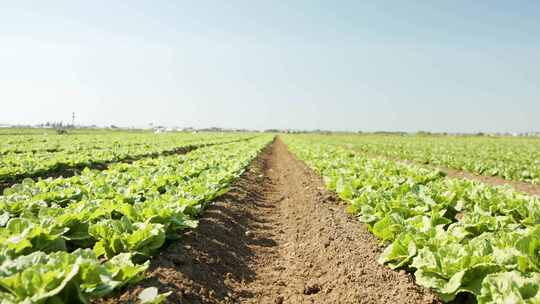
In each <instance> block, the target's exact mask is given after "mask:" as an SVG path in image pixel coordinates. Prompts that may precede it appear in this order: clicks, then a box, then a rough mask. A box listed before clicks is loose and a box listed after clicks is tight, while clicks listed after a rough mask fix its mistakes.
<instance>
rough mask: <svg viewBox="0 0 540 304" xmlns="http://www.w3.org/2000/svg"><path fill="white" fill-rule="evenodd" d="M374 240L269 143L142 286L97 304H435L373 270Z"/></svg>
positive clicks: (408, 284) (406, 280)
mask: <svg viewBox="0 0 540 304" xmlns="http://www.w3.org/2000/svg"><path fill="white" fill-rule="evenodd" d="M380 252H381V248H380V247H379V246H378V242H377V240H376V239H375V238H374V237H373V236H372V235H371V234H370V233H369V232H368V231H367V230H366V229H365V227H364V226H363V225H362V224H361V223H360V222H358V221H357V220H356V219H355V218H354V217H352V216H350V215H348V214H346V213H345V206H344V203H343V202H341V201H340V200H339V199H338V198H337V197H336V196H334V195H333V194H331V193H329V192H328V191H326V190H325V189H324V185H323V183H322V181H321V178H320V177H319V176H318V175H316V174H315V173H314V172H313V171H311V170H310V169H308V168H307V167H306V166H305V165H304V163H303V162H301V161H299V160H297V159H296V158H295V157H294V156H293V155H292V154H291V153H290V152H289V151H288V150H287V148H286V146H285V145H284V144H283V143H282V142H281V141H280V140H279V139H277V140H276V141H275V143H274V144H272V145H271V146H269V147H268V148H267V149H266V150H265V151H264V152H263V153H262V155H261V156H260V157H259V158H258V159H257V160H256V161H255V162H254V163H253V164H252V165H251V166H250V168H249V169H248V170H247V171H246V172H245V173H244V174H243V176H242V177H241V178H240V180H239V181H238V182H236V183H235V185H234V187H233V188H232V189H231V191H229V193H228V194H226V195H225V196H223V197H222V198H221V199H220V200H219V201H218V202H217V203H216V204H215V205H214V206H212V207H210V208H209V209H208V211H207V212H206V213H205V215H204V217H203V218H202V219H201V221H200V226H199V228H197V229H195V230H193V231H190V232H187V233H186V234H185V235H183V236H182V238H181V239H180V240H178V241H175V242H173V243H171V244H170V245H169V246H168V247H167V248H166V249H165V250H164V251H163V252H162V253H161V254H160V255H159V256H157V257H156V258H155V259H154V260H153V261H152V264H151V269H150V270H149V272H148V278H147V279H146V280H144V281H143V282H141V283H140V284H139V285H138V286H134V287H131V288H130V289H129V290H127V291H124V292H123V294H120V295H116V296H115V297H113V298H109V299H106V300H104V301H101V302H108V303H118V302H122V303H125V302H134V301H135V299H136V296H137V294H138V293H139V292H140V290H142V288H143V287H147V286H157V287H158V288H159V290H160V291H162V292H166V291H171V292H172V294H171V295H170V296H169V297H168V302H170V303H393V304H395V303H437V302H438V300H437V297H436V296H434V295H433V294H432V293H431V292H429V291H427V290H425V289H423V288H421V287H418V286H416V285H415V284H414V282H413V279H412V277H411V276H410V275H409V274H407V273H405V272H395V271H392V270H390V269H388V268H386V267H384V266H382V265H379V264H378V263H377V262H376V260H377V257H378V255H379V253H380Z"/></svg>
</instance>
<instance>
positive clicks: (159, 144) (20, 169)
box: [0, 133, 249, 181]
mask: <svg viewBox="0 0 540 304" xmlns="http://www.w3.org/2000/svg"><path fill="white" fill-rule="evenodd" d="M248 137H249V136H248V135H235V136H230V135H226V136H225V135H219V134H186V133H172V134H163V135H162V134H160V135H154V134H138V135H132V136H131V137H130V136H126V142H121V141H118V140H116V139H115V138H114V137H113V138H111V139H106V138H107V136H106V135H102V136H94V137H92V138H93V140H94V141H92V140H87V141H82V142H78V141H77V138H78V137H65V138H66V139H65V143H64V145H65V146H66V147H64V148H63V149H61V150H58V151H56V150H55V151H54V152H52V151H49V150H43V151H37V152H35V151H31V150H29V151H28V152H24V153H22V152H21V153H15V152H13V153H6V154H3V155H0V181H10V180H16V179H20V178H21V177H33V176H39V175H42V174H45V173H47V172H54V171H58V170H63V169H67V168H74V167H75V168H82V167H86V166H92V165H94V164H101V163H106V162H114V161H119V160H123V159H126V158H137V157H140V156H144V155H151V154H159V153H161V152H164V151H171V150H174V149H179V148H183V147H187V146H198V145H204V144H212V143H221V142H226V141H231V140H234V139H239V138H248ZM128 139H129V140H128ZM34 144H35V143H33V144H32V146H34ZM67 146H69V147H67Z"/></svg>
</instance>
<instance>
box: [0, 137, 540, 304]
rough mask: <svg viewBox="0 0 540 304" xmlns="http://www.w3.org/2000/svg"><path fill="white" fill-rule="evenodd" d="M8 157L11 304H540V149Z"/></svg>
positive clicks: (453, 141) (37, 151)
mask: <svg viewBox="0 0 540 304" xmlns="http://www.w3.org/2000/svg"><path fill="white" fill-rule="evenodd" d="M2 132H4V131H2ZM0 140H1V145H0V164H1V166H0V185H1V186H2V189H3V195H2V196H0V263H1V264H0V303H6V304H7V303H89V302H94V303H124V302H131V303H137V302H143V303H144V302H146V303H160V302H163V303H168V302H171V303H310V302H315V303H357V302H362V301H364V302H367V303H439V302H452V301H454V302H460V303H461V302H470V303H474V302H475V301H476V302H478V303H537V302H538V301H540V291H539V290H540V258H539V250H540V199H539V198H538V197H537V196H534V195H532V194H530V193H525V192H522V191H518V190H516V188H514V187H512V184H511V182H512V181H514V182H520V183H526V184H528V185H529V187H532V188H534V187H537V185H536V184H538V183H539V178H540V163H538V159H540V154H539V153H540V152H539V151H540V141H539V140H536V139H525V138H506V137H497V138H486V137H442V136H441V137H430V136H388V135H352V134H347V135H342V134H340V135H315V134H310V135H305V134H303V135H290V134H282V135H278V136H276V135H274V134H265V133H184V132H166V133H163V134H154V133H151V132H146V131H144V132H143V131H137V132H136V131H132V132H127V131H103V130H97V131H86V132H83V131H72V132H71V133H69V132H68V134H55V133H52V132H47V131H40V132H37V131H32V132H23V131H16V130H15V131H13V130H11V131H10V132H5V134H2V133H0ZM448 167H449V168H453V169H454V170H462V171H465V172H470V173H473V174H477V175H479V176H482V175H489V176H491V177H492V178H494V179H498V183H497V185H495V184H493V183H487V182H483V181H482V180H481V178H480V179H475V178H470V179H469V178H456V177H453V176H450V175H448V174H447V173H446V172H445V171H444V168H448ZM506 181H508V182H509V184H506Z"/></svg>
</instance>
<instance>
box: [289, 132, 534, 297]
mask: <svg viewBox="0 0 540 304" xmlns="http://www.w3.org/2000/svg"><path fill="white" fill-rule="evenodd" d="M285 141H286V143H287V145H288V146H289V148H290V149H291V150H292V151H293V152H294V153H295V154H296V155H297V156H298V157H299V158H301V159H303V160H304V161H306V163H307V164H308V165H309V166H310V167H312V168H313V169H315V170H316V171H317V172H319V173H320V174H321V175H322V177H323V179H324V181H325V183H326V185H327V187H328V188H329V189H331V190H333V191H335V192H337V194H338V195H339V196H340V197H341V198H342V199H344V200H345V201H347V202H348V203H349V207H348V210H349V211H350V212H352V213H354V214H357V215H358V218H359V219H360V221H362V222H364V223H365V224H366V225H367V227H368V229H369V230H370V231H371V232H372V233H373V234H375V235H376V236H377V237H378V238H379V239H380V240H381V241H382V242H383V243H384V244H386V245H387V247H386V249H385V250H384V252H383V253H382V254H381V255H380V258H379V261H380V262H381V263H384V264H386V265H388V266H389V267H391V268H393V269H397V268H403V269H408V270H409V271H411V272H414V275H415V277H416V282H417V283H418V284H420V285H422V286H426V287H429V288H431V289H432V290H434V291H435V292H436V293H438V294H439V295H440V297H441V299H443V300H444V301H452V300H454V299H455V298H456V296H457V295H458V294H459V293H469V294H471V295H474V296H476V299H477V300H478V303H493V302H495V303H537V300H538V297H539V296H538V290H539V289H540V280H539V278H540V277H539V276H540V216H539V210H540V198H538V197H531V196H527V195H524V194H521V193H518V192H515V191H513V190H512V189H511V188H509V187H492V186H488V185H485V184H481V183H478V182H474V181H470V180H464V179H450V178H446V177H445V176H444V174H443V173H442V172H440V171H437V170H432V169H427V168H422V167H419V166H415V165H410V164H404V163H400V162H394V161H390V160H386V159H380V158H372V157H369V156H365V155H363V154H361V153H359V152H356V151H352V150H348V149H344V148H342V147H340V145H336V144H335V138H332V137H330V138H329V140H328V141H329V142H330V143H326V142H325V141H324V140H323V139H322V138H321V137H313V138H310V137H309V136H300V137H299V136H287V137H286V138H285Z"/></svg>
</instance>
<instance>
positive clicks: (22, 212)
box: [0, 136, 271, 304]
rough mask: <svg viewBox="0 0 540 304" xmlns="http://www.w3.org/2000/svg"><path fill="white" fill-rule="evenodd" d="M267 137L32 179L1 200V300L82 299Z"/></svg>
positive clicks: (219, 185)
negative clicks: (70, 173) (65, 176)
mask: <svg viewBox="0 0 540 304" xmlns="http://www.w3.org/2000/svg"><path fill="white" fill-rule="evenodd" d="M270 140H271V137H270V136H258V137H255V138H253V139H249V140H245V141H239V142H234V143H225V144H220V145H212V146H207V147H203V148H199V149H197V150H194V151H192V152H190V153H187V154H184V155H172V156H162V157H157V158H149V159H143V160H139V161H135V162H133V163H131V164H126V163H117V164H114V165H112V166H111V167H109V168H108V169H107V170H103V171H98V170H90V169H85V170H84V171H83V172H82V173H81V174H80V175H77V176H73V177H70V178H57V179H46V180H39V181H33V180H30V179H27V180H25V181H24V182H23V183H21V184H17V185H14V186H12V187H11V188H8V189H5V190H4V195H3V196H0V303H3V304H4V303H5V304H7V303H88V302H89V300H90V299H92V298H98V297H103V296H105V295H107V294H109V293H111V292H112V291H113V290H115V289H118V288H119V287H121V286H124V285H126V284H129V283H132V282H135V281H137V280H140V279H141V276H142V273H143V271H144V270H145V269H146V268H147V267H148V262H144V261H145V260H147V259H148V257H150V256H151V255H152V254H154V253H155V252H156V250H157V249H159V248H160V247H162V246H163V245H164V243H165V242H166V240H167V239H175V238H177V237H178V236H179V234H178V232H179V231H181V230H183V229H186V228H193V227H195V226H196V225H197V221H196V218H197V216H198V215H199V214H200V213H201V211H202V210H204V208H205V207H206V206H207V204H209V203H210V202H211V201H212V200H213V199H215V198H216V197H217V196H219V195H221V194H222V193H224V192H225V191H227V188H228V186H229V185H230V184H231V183H232V182H233V181H234V180H235V179H236V178H237V177H238V176H239V175H240V174H241V173H242V172H243V170H244V169H245V168H246V167H247V165H248V164H249V163H250V162H251V160H252V159H253V158H255V157H256V155H257V154H258V153H259V151H260V150H261V149H262V148H263V147H264V146H265V145H267V144H268V143H269V142H270Z"/></svg>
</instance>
